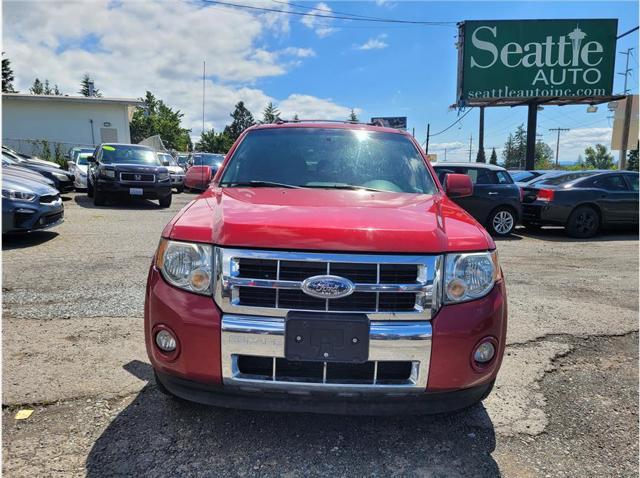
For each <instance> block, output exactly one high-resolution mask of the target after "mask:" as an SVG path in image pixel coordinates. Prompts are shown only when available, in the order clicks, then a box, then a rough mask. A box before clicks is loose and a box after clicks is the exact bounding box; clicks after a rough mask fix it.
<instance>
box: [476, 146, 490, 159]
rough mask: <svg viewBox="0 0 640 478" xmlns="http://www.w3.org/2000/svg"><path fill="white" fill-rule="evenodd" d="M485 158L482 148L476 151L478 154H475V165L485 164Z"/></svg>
mask: <svg viewBox="0 0 640 478" xmlns="http://www.w3.org/2000/svg"><path fill="white" fill-rule="evenodd" d="M486 162H487V157H486V156H485V155H484V148H479V149H478V154H476V163H486Z"/></svg>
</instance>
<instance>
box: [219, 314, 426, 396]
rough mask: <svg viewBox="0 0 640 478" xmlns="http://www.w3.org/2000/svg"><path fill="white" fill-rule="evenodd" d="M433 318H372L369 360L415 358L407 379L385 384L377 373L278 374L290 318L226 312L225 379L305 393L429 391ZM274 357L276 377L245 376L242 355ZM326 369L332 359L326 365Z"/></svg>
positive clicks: (259, 387) (243, 386)
mask: <svg viewBox="0 0 640 478" xmlns="http://www.w3.org/2000/svg"><path fill="white" fill-rule="evenodd" d="M431 335H432V333H431V323H430V322H428V321H415V320H412V321H371V328H370V332H369V361H372V362H375V370H377V362H378V361H405V362H409V361H410V362H412V368H411V376H410V377H409V379H408V380H406V381H403V382H402V383H394V384H387V383H379V382H378V381H377V380H376V375H375V374H374V376H373V379H372V380H371V382H370V383H349V382H348V381H345V382H344V383H336V382H332V383H327V381H326V380H324V379H323V380H322V381H321V382H309V381H292V380H286V381H284V380H278V379H276V359H277V358H284V356H285V355H284V346H285V320H284V319H283V318H281V317H256V316H247V315H224V316H223V318H222V334H221V354H222V378H223V384H224V386H225V387H236V388H239V389H240V390H243V391H253V392H255V391H260V390H273V391H284V392H289V393H293V394H299V395H305V394H310V393H312V392H323V391H324V392H333V393H337V394H340V395H342V396H357V395H358V394H361V393H362V394H369V393H382V394H387V395H392V396H402V395H405V394H407V393H414V392H424V391H425V389H426V386H427V379H428V374H429V361H430V358H431ZM239 355H250V356H257V357H269V358H272V359H273V374H272V375H271V376H270V377H256V376H253V375H244V374H242V373H241V372H240V370H239V368H238V360H237V358H238V356H239ZM324 366H325V370H326V366H327V365H326V363H325V364H324Z"/></svg>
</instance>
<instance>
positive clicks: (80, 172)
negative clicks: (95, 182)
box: [68, 153, 93, 189]
mask: <svg viewBox="0 0 640 478" xmlns="http://www.w3.org/2000/svg"><path fill="white" fill-rule="evenodd" d="M92 154H93V153H79V154H78V155H77V158H76V160H75V161H68V164H69V172H70V173H71V174H73V175H74V176H75V180H74V181H73V185H74V186H75V188H76V189H87V168H88V167H89V156H91V155H92Z"/></svg>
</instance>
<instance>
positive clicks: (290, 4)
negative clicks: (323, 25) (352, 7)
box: [271, 0, 385, 20]
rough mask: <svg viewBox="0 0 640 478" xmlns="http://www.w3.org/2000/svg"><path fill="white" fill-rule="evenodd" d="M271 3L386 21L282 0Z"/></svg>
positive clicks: (274, 0) (273, 0)
mask: <svg viewBox="0 0 640 478" xmlns="http://www.w3.org/2000/svg"><path fill="white" fill-rule="evenodd" d="M271 1H272V2H273V3H278V4H280V5H288V6H291V7H296V8H302V9H303V10H308V11H314V12H325V13H329V14H334V15H348V16H350V17H356V18H365V19H368V20H385V19H384V18H380V17H369V16H367V15H358V14H357V13H347V12H339V11H337V10H331V9H327V8H318V7H307V6H306V5H300V4H299V3H291V2H282V1H280V0H271ZM321 16H324V15H321Z"/></svg>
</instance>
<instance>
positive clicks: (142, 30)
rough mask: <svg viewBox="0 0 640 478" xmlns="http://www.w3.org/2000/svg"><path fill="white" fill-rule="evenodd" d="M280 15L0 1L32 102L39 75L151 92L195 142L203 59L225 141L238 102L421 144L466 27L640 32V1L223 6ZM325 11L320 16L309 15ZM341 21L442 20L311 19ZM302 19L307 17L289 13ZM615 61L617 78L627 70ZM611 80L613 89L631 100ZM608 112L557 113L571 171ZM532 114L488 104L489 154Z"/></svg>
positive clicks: (457, 150)
mask: <svg viewBox="0 0 640 478" xmlns="http://www.w3.org/2000/svg"><path fill="white" fill-rule="evenodd" d="M221 1H225V2H229V3H235V4H241V5H249V6H256V7H262V8H269V9H273V10H276V11H275V12H264V11H258V10H251V9H246V8H238V7H231V6H223V5H220V4H215V3H210V2H207V1H188V0H175V1H168V0H166V1H159V2H154V1H146V0H135V1H124V2H123V1H105V0H97V1H91V2H89V1H81V2H60V1H55V2H54V1H39V2H27V1H19V2H13V1H4V2H3V4H2V5H3V12H2V14H3V47H2V50H3V51H4V52H5V57H6V58H9V59H10V61H11V64H12V68H13V70H14V75H15V77H16V82H15V85H14V87H15V88H16V89H18V90H19V91H21V92H26V91H28V89H29V86H30V85H31V84H32V82H33V80H34V78H36V77H38V78H40V79H41V80H44V79H45V78H47V79H49V81H50V82H51V83H52V84H57V85H59V87H60V89H61V90H62V91H63V93H65V94H69V95H75V94H77V92H78V90H79V83H80V79H81V78H82V76H83V74H85V73H88V74H90V75H91V77H92V78H94V80H95V84H96V87H97V88H98V89H100V90H101V91H102V92H103V94H104V95H105V96H109V97H131V98H139V97H142V96H144V94H145V91H146V90H149V91H151V92H152V93H153V94H154V95H156V97H158V98H160V99H162V100H164V101H165V103H166V104H168V105H169V106H171V107H173V108H175V109H179V110H180V111H181V112H182V113H183V114H184V120H183V122H184V125H185V126H186V127H188V128H191V129H192V137H193V139H194V141H196V140H197V139H198V137H199V135H200V133H201V131H202V92H203V82H202V74H203V61H204V62H206V77H205V85H204V86H205V129H207V130H208V129H210V128H214V130H216V131H220V130H222V129H223V128H224V125H225V124H227V123H229V122H230V118H229V114H230V113H231V111H232V110H233V107H234V105H235V104H236V103H237V102H238V101H240V100H242V101H244V102H245V104H246V105H247V106H248V108H249V109H250V110H251V111H252V113H253V114H254V116H256V118H260V117H261V116H262V114H261V113H262V110H263V109H264V107H265V106H266V104H267V103H268V102H269V101H272V102H274V104H275V105H276V106H277V107H278V109H279V110H280V111H281V113H282V117H283V118H291V117H293V115H294V114H297V115H298V116H299V117H300V118H322V119H346V117H347V116H348V114H349V112H350V110H351V108H353V109H354V110H355V111H356V113H357V114H358V116H359V118H360V119H361V120H364V121H368V120H369V119H370V118H371V117H372V116H407V118H408V129H409V131H413V130H414V129H415V135H416V138H417V139H418V140H419V141H420V142H421V143H422V142H424V140H425V136H426V126H427V124H428V123H429V124H430V128H431V132H432V133H438V132H439V131H442V130H443V129H445V128H446V127H447V126H449V125H450V124H451V123H453V122H454V121H455V120H456V119H457V118H458V115H459V114H460V112H459V111H457V110H455V109H452V108H450V106H451V105H452V104H453V103H454V102H455V94H456V64H457V51H456V48H455V43H456V34H457V28H456V25H455V24H456V22H459V21H463V20H477V19H494V20H497V19H543V18H545V19H546V18H617V19H618V21H619V23H618V32H619V33H622V32H625V31H627V30H629V29H631V28H633V27H635V26H637V25H638V3H637V2H635V1H629V2H614V1H608V2H591V1H570V2H560V1H554V2H537V1H535V2H533V1H532V2H524V1H520V2H518V1H509V2H506V1H504V2H481V1H475V2H458V1H446V2H408V1H394V0H376V1H370V2H366V1H356V2H352V1H349V2H347V1H340V2H327V1H321V2H317V1H314V2H304V1H302V0H293V1H292V2H287V1H286V0H260V1H248V0H221ZM312 9H316V10H312ZM328 11H331V12H332V14H333V15H337V16H340V15H341V14H342V13H348V14H351V15H364V16H373V17H379V18H386V19H405V20H406V19H409V20H422V21H429V22H438V23H439V22H442V24H433V25H406V24H393V23H382V22H377V23H374V22H356V21H350V20H340V19H328V18H320V17H317V16H310V15H308V13H318V12H320V13H323V12H328ZM282 12H298V13H300V14H291V13H288V14H287V13H282ZM637 46H638V32H637V31H636V32H634V33H632V34H630V35H627V36H626V37H625V38H622V39H620V40H619V41H618V48H617V50H618V51H619V52H620V51H626V49H627V48H630V47H633V48H635V50H634V51H633V55H632V56H631V58H630V60H629V67H630V68H631V69H632V72H631V74H630V76H629V79H628V82H629V88H630V89H631V91H632V92H633V93H636V94H637V92H638V69H639V68H638V59H637V58H638V53H639V52H638V49H637ZM624 62H625V56H623V55H621V54H618V55H617V58H616V72H622V71H624V68H625V65H624ZM623 83H624V77H623V75H618V74H616V75H615V83H614V92H621V91H622V90H623ZM478 116H479V114H478V111H471V112H470V113H469V114H468V115H466V117H465V118H464V119H463V120H462V121H460V122H459V123H458V124H456V125H455V126H454V127H453V128H451V129H449V130H448V131H447V132H445V133H443V134H439V135H435V136H433V137H431V139H430V148H429V152H430V153H436V154H438V159H439V160H444V156H445V150H446V159H447V160H449V161H453V160H465V161H466V160H468V157H469V147H470V146H469V145H470V142H471V150H472V151H471V156H472V158H475V155H476V151H477V136H478ZM610 116H611V113H610V112H609V111H608V110H607V107H606V105H600V106H599V108H598V111H597V112H596V113H587V112H586V106H563V107H555V106H547V107H545V108H544V110H542V111H540V112H539V114H538V133H539V134H542V136H541V139H542V140H543V141H545V142H547V143H548V144H549V145H550V146H551V147H552V148H553V149H554V150H555V148H556V138H557V136H556V134H557V133H555V132H552V131H549V129H551V128H558V127H560V128H569V129H570V131H568V132H563V133H562V135H561V138H560V160H561V162H573V161H575V160H577V158H578V155H579V154H583V153H584V149H585V147H587V146H589V145H593V144H595V143H598V142H600V143H603V144H605V145H607V146H609V143H610V138H611V126H612V119H611V118H610ZM526 118H527V108H526V107H515V108H510V107H506V108H505V107H501V108H487V109H486V112H485V151H486V154H487V156H488V155H489V154H490V153H491V149H492V148H493V147H495V148H496V151H497V153H498V155H499V156H500V153H501V150H502V146H503V145H504V142H505V140H506V138H507V136H508V134H509V132H513V131H515V129H516V127H517V126H518V125H519V124H521V123H526Z"/></svg>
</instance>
